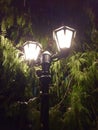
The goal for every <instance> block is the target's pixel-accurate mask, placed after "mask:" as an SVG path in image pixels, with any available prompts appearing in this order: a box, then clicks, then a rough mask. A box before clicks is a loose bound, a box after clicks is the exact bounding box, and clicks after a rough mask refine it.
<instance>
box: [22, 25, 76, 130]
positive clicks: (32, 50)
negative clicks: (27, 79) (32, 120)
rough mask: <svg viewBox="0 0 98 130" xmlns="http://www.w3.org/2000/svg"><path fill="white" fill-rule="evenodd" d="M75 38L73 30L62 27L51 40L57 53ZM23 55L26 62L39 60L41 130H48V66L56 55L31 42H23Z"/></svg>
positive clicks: (69, 45) (64, 49)
mask: <svg viewBox="0 0 98 130" xmlns="http://www.w3.org/2000/svg"><path fill="white" fill-rule="evenodd" d="M74 36H75V30H74V29H72V28H69V27H67V26H62V27H60V28H58V29H56V30H54V31H53V38H54V40H55V41H56V45H57V48H58V51H59V53H62V51H63V52H64V51H66V49H68V48H70V47H71V45H72V41H73V39H74ZM23 48H24V55H25V59H26V60H30V61H31V62H34V63H38V62H37V61H38V59H40V65H41V67H42V70H41V71H40V73H37V74H38V76H39V80H40V90H41V91H40V94H41V98H40V99H41V110H40V114H41V115H40V117H41V118H40V119H41V130H49V84H50V82H51V74H50V65H51V62H52V60H53V59H54V58H58V55H56V56H52V55H51V53H50V52H48V51H44V52H42V51H41V50H42V47H41V45H40V44H39V43H37V42H33V41H27V42H25V44H24V46H23Z"/></svg>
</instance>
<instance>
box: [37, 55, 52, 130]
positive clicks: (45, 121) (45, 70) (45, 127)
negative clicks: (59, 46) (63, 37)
mask: <svg viewBox="0 0 98 130" xmlns="http://www.w3.org/2000/svg"><path fill="white" fill-rule="evenodd" d="M50 63H51V55H50V53H49V52H44V53H43V54H42V63H41V64H42V70H41V75H40V77H39V80H40V90H41V93H40V94H41V99H40V100H41V108H40V114H41V115H40V121H41V127H40V128H41V130H49V84H50V82H51V75H50V71H49V69H50Z"/></svg>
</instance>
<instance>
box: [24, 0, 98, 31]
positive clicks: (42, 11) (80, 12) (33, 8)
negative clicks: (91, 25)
mask: <svg viewBox="0 0 98 130" xmlns="http://www.w3.org/2000/svg"><path fill="white" fill-rule="evenodd" d="M24 5H25V6H26V0H25V4H24ZM28 6H29V7H30V12H31V14H32V16H33V17H32V21H33V23H34V24H35V26H36V27H35V28H39V30H41V31H42V30H43V31H47V32H48V31H49V29H50V30H52V29H53V28H57V27H58V26H61V25H63V24H65V25H68V26H71V27H75V28H79V29H81V27H84V28H85V26H87V24H88V23H87V22H88V20H87V19H88V18H87V16H86V15H85V14H84V10H86V9H87V8H88V7H90V8H91V9H93V11H94V13H95V16H96V20H95V21H96V23H97V22H98V0H28ZM35 17H36V18H35ZM83 24H84V25H83ZM97 26H98V25H97Z"/></svg>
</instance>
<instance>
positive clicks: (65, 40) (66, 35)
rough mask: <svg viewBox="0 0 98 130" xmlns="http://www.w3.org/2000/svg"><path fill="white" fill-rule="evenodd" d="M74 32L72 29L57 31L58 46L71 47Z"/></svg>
mask: <svg viewBox="0 0 98 130" xmlns="http://www.w3.org/2000/svg"><path fill="white" fill-rule="evenodd" d="M72 35H73V32H72V31H71V30H68V29H67V30H65V32H64V30H60V31H58V32H57V38H58V46H59V47H60V48H61V49H63V48H70V46H71V40H72Z"/></svg>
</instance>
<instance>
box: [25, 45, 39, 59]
mask: <svg viewBox="0 0 98 130" xmlns="http://www.w3.org/2000/svg"><path fill="white" fill-rule="evenodd" d="M24 52H25V59H26V60H37V58H38V55H39V53H40V47H39V46H37V45H36V44H32V43H29V44H26V45H25V46H24Z"/></svg>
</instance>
